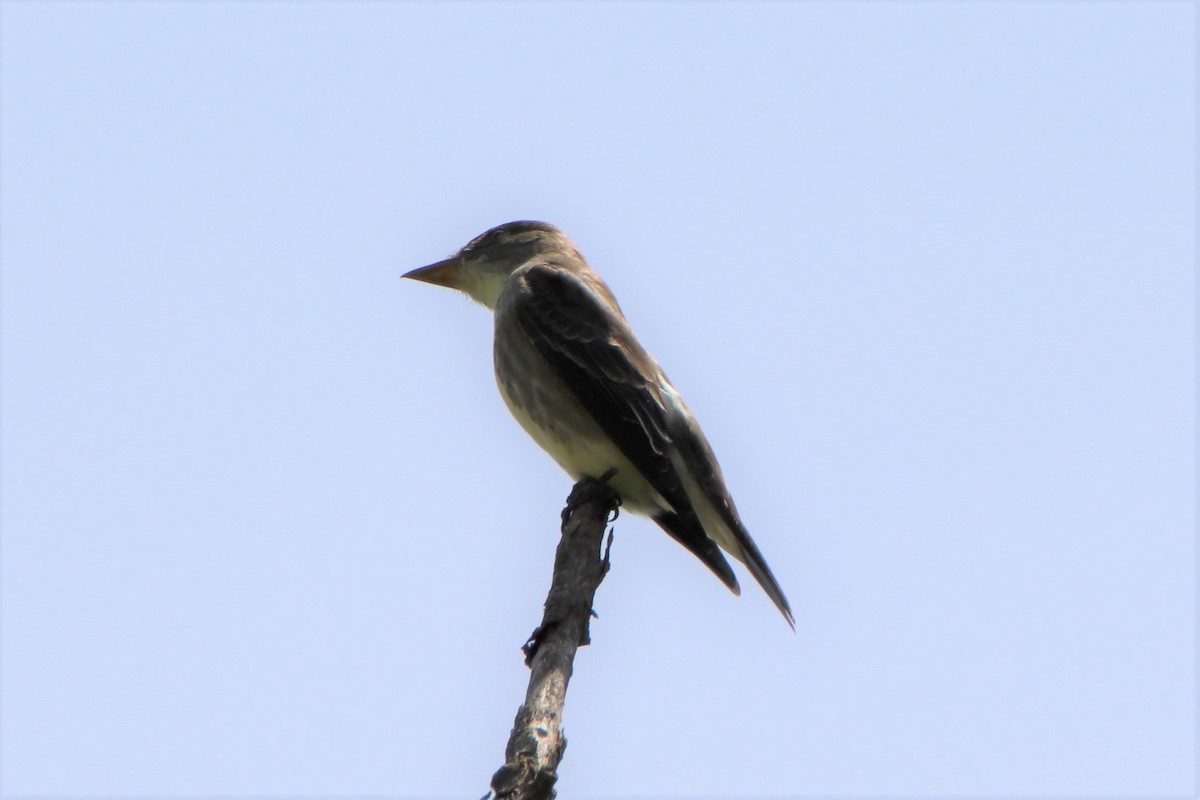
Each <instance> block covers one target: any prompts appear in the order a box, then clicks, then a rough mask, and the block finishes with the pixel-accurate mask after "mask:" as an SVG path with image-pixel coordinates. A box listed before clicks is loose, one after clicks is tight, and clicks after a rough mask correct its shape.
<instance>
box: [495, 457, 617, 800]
mask: <svg viewBox="0 0 1200 800" xmlns="http://www.w3.org/2000/svg"><path fill="white" fill-rule="evenodd" d="M611 477H612V476H611V475H606V476H604V478H602V479H601V480H595V479H592V478H584V479H583V480H581V481H580V482H579V483H577V484H575V488H574V489H572V490H571V495H570V497H568V498H567V506H566V508H564V509H563V512H562V539H561V540H560V541H559V543H558V550H557V552H556V553H555V555H554V578H553V580H552V582H551V584H550V593H549V594H548V595H547V596H546V608H545V612H544V613H543V615H542V624H541V625H539V626H538V627H537V629H536V630H534V632H533V634H532V635H530V637H529V641H527V642H526V643H525V646H524V647H523V648H522V649H523V650H524V651H525V664H526V665H527V666H528V667H529V668H530V675H529V688H528V689H527V690H526V692H525V702H524V704H522V706H521V707H520V708H519V709H517V718H516V721H515V722H514V723H513V729H512V734H511V735H510V736H509V739H508V747H507V748H505V751H504V758H505V764H504V766H503V767H501V768H500V769H499V770H497V771H496V774H495V775H493V776H492V785H491V790H492V792H493V793H494V796H495V797H496V798H497V800H550V798H553V797H554V796H555V792H554V783H555V782H556V781H557V780H558V764H559V762H560V761H561V760H562V756H563V751H564V750H565V749H566V746H567V740H566V738H564V737H563V734H562V729H561V727H560V723H561V722H562V713H563V704H564V702H565V701H566V697H567V684H568V683H569V682H570V680H571V672H572V669H573V665H574V661H575V651H576V649H578V648H579V647H582V646H583V645H585V644H589V643H590V641H591V639H590V638H589V625H588V623H589V622H590V621H591V618H592V615H593V612H592V601H593V598H594V597H595V595H596V588H597V587H598V586H600V581H602V580H604V576H605V574H606V573H607V572H608V550H607V548H606V549H605V551H604V553H603V554H601V552H600V545H601V543H602V542H603V540H604V529H605V528H606V527H607V525H608V521H609V515H610V514H612V513H614V512H616V510H617V506H618V505H619V504H620V501H619V500H618V498H617V495H616V493H615V492H613V490H612V489H611V488H610V487H609V486H608V484H607V483H605V481H606V480H608V478H611ZM611 545H612V536H611V534H610V535H609V546H611Z"/></svg>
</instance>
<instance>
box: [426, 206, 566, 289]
mask: <svg viewBox="0 0 1200 800" xmlns="http://www.w3.org/2000/svg"><path fill="white" fill-rule="evenodd" d="M549 254H560V255H562V256H565V257H574V258H578V259H581V260H582V257H581V256H580V255H579V252H578V251H577V250H576V249H575V246H574V245H573V244H571V241H570V240H569V239H568V238H567V237H566V236H565V235H564V234H563V232H562V231H560V230H559V229H558V228H556V227H554V226H553V225H550V224H548V223H545V222H531V221H521V222H507V223H505V224H503V225H498V226H497V227H495V228H492V229H491V230H489V231H486V232H484V233H481V234H479V235H478V236H476V237H475V238H474V239H472V240H471V241H470V242H468V243H467V245H466V246H465V247H463V248H462V249H461V250H459V251H458V252H457V253H455V254H454V255H453V256H451V257H450V258H447V259H446V260H445V261H439V262H437V263H436V264H430V265H429V266H427V267H421V268H420V269H414V270H413V271H411V272H406V273H405V274H404V276H403V277H405V278H412V279H414V280H418V281H424V282H425V283H433V284H436V285H438V286H448V287H450V288H451V289H457V290H459V291H460V292H463V293H464V294H466V295H468V296H469V297H471V298H472V299H473V300H476V301H477V302H479V303H482V304H483V305H485V306H487V307H488V308H491V309H494V308H495V307H496V301H497V299H498V298H499V297H500V290H501V289H503V288H504V282H505V281H506V280H508V276H510V275H512V274H513V273H514V272H516V271H517V270H518V269H520V268H521V267H523V266H525V265H526V264H528V263H529V262H530V261H531V260H532V259H534V258H536V257H538V256H545V255H549Z"/></svg>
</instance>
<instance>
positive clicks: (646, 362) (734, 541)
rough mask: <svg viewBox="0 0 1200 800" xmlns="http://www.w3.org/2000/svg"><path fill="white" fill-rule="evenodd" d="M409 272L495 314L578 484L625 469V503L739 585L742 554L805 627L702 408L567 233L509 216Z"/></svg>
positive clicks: (506, 347)
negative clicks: (746, 521) (734, 492)
mask: <svg viewBox="0 0 1200 800" xmlns="http://www.w3.org/2000/svg"><path fill="white" fill-rule="evenodd" d="M404 277H406V278H415V279H416V280H419V281H424V282H426V283H433V284H437V285H439V286H448V287H450V288H452V289H458V290H459V291H461V292H464V293H465V294H467V295H469V296H470V297H471V298H473V299H474V300H476V301H478V302H480V303H482V304H483V305H485V306H487V307H488V308H490V309H492V311H494V312H495V321H496V332H495V342H494V358H495V366H496V383H497V385H498V386H499V387H500V394H501V395H502V396H503V397H504V402H505V403H506V404H507V405H508V410H509V411H511V412H512V415H513V416H514V417H516V418H517V422H519V423H520V424H521V427H523V428H524V429H525V431H526V433H528V434H529V435H530V436H532V437H533V440H534V441H535V442H537V443H538V445H540V446H541V448H542V449H543V450H545V451H546V452H547V453H549V454H550V455H551V457H553V458H554V460H555V461H557V462H558V464H559V466H561V467H562V468H563V469H564V470H566V471H567V473H568V474H569V475H570V476H571V477H572V478H573V479H574V480H577V481H578V480H580V479H581V478H584V477H592V478H599V477H600V476H602V475H604V474H605V473H606V472H608V471H610V470H611V469H616V474H615V475H614V476H613V477H612V478H611V479H610V480H609V485H610V486H611V487H612V488H613V489H614V490H615V491H616V492H617V494H618V496H619V497H620V498H621V504H622V507H623V508H625V509H628V510H630V511H634V512H636V513H641V514H645V515H647V516H649V517H650V518H651V519H653V520H654V521H655V522H656V523H658V525H659V526H660V527H661V528H662V529H663V530H665V531H666V532H667V533H669V534H670V535H671V536H672V537H674V538H675V540H676V541H678V542H679V543H680V544H682V545H683V546H684V547H686V548H687V549H688V550H691V551H692V552H693V553H694V554H695V555H696V556H697V557H698V558H699V559H700V560H701V561H703V562H704V563H705V564H706V565H708V568H709V569H711V570H712V571H713V572H714V573H716V575H717V577H719V578H720V579H721V580H722V581H724V583H725V585H726V586H728V587H729V588H730V589H731V590H732V591H733V593H734V594H740V593H741V590H740V589H739V587H738V582H737V578H736V577H734V574H733V570H732V569H730V567H729V562H727V561H726V560H725V557H724V556H722V555H721V550H724V551H725V552H726V553H728V554H729V555H731V556H733V557H734V558H736V559H737V560H739V561H741V562H742V563H743V564H745V565H746V567H747V568H748V569H749V570H750V574H752V575H753V576H754V578H755V579H756V580H757V581H758V582H759V584H760V585H761V586H762V588H763V590H764V591H766V593H767V595H768V596H769V597H770V598H771V600H772V601H773V602H774V603H775V605H776V606H777V607H778V608H779V610H780V612H782V613H783V616H784V618H785V619H786V620H787V621H788V624H789V625H792V627H793V628H794V627H795V622H794V619H793V617H792V611H791V608H790V607H789V606H788V601H787V598H786V597H784V595H783V590H782V589H780V588H779V583H778V581H776V580H775V576H774V575H772V574H771V569H770V567H768V566H767V562H766V560H764V559H763V556H762V553H760V552H759V550H758V547H757V546H756V545H755V544H754V540H753V539H751V538H750V534H749V533H747V531H746V527H745V525H743V524H742V520H741V518H740V517H739V516H738V512H737V508H736V507H735V506H734V504H733V498H732V497H730V496H729V490H728V489H726V488H725V481H724V478H723V477H722V476H721V468H720V466H718V465H717V459H716V457H715V456H714V455H713V451H712V448H711V447H709V445H708V440H707V439H705V438H704V433H703V432H702V431H701V430H700V426H699V425H698V424H697V423H696V419H695V418H694V417H693V416H692V412H691V411H689V410H688V407H687V406H686V405H685V404H684V402H683V398H681V397H680V396H679V392H677V391H676V390H675V387H674V386H672V385H671V382H670V381H669V380H667V376H666V375H665V374H664V373H663V371H662V368H661V367H659V365H658V362H657V361H655V360H654V359H653V358H652V357H651V356H650V354H649V353H647V352H646V350H645V349H644V348H643V347H642V345H641V344H640V343H639V342H638V340H637V338H636V337H634V335H633V331H632V330H631V329H630V327H629V323H628V322H627V321H626V320H625V315H624V314H622V313H621V308H620V306H618V305H617V300H616V298H615V297H613V294H612V292H611V291H610V290H609V288H608V286H607V285H605V283H604V281H603V280H601V279H600V276H599V275H597V274H596V273H595V272H593V271H592V270H591V268H590V267H589V266H588V265H587V262H586V261H584V259H583V256H582V255H580V253H579V251H578V250H577V249H575V245H573V244H571V241H570V240H569V239H567V237H566V236H565V235H564V234H563V232H562V231H560V230H559V229H558V228H556V227H554V226H553V225H548V224H546V223H544V222H509V223H507V224H505V225H501V226H499V227H496V228H492V229H491V230H490V231H487V232H486V233H483V234H481V235H480V236H477V237H476V238H475V239H473V240H471V242H470V243H468V244H467V246H466V247H464V248H462V249H461V250H459V251H458V252H457V253H455V254H454V255H453V256H452V257H450V258H448V259H446V260H445V261H439V262H438V263H436V264H431V265H429V266H427V267H422V268H420V269H415V270H413V271H412V272H409V273H406V274H405V275H404Z"/></svg>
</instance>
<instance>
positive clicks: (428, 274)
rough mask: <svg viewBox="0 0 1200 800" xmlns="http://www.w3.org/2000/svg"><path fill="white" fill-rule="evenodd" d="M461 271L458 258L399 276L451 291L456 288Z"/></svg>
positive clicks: (460, 263) (448, 259)
mask: <svg viewBox="0 0 1200 800" xmlns="http://www.w3.org/2000/svg"><path fill="white" fill-rule="evenodd" d="M461 271H462V262H461V261H459V258H458V256H455V257H454V258H447V259H446V260H445V261H439V262H437V263H436V264H430V265H429V266H428V267H421V268H419V269H414V270H412V271H411V272H406V273H404V274H403V275H401V276H400V277H401V278H412V279H413V280H415V281H424V282H425V283H432V284H435V285H437V286H448V287H450V288H451V289H456V288H458V277H459V274H460V273H461Z"/></svg>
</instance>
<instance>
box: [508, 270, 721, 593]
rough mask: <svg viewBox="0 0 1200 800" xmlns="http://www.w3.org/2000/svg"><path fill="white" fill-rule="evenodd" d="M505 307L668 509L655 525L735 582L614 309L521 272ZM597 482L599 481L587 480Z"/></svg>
mask: <svg viewBox="0 0 1200 800" xmlns="http://www.w3.org/2000/svg"><path fill="white" fill-rule="evenodd" d="M518 279H519V280H520V281H521V286H520V291H519V292H517V293H516V297H515V299H514V300H513V304H512V306H511V312H512V313H513V315H514V317H515V319H516V320H517V322H518V324H519V325H520V326H521V329H522V330H523V331H524V332H525V334H526V335H527V336H528V337H529V338H530V339H531V340H532V341H533V343H534V345H535V346H536V347H537V349H538V352H539V353H541V355H542V357H543V358H545V359H546V361H547V362H548V363H549V364H550V366H551V368H552V369H553V370H554V372H555V373H556V374H557V375H558V376H559V377H560V378H561V379H562V381H563V383H564V384H566V386H567V387H568V388H569V389H570V390H571V393H572V394H573V395H574V396H575V398H576V399H577V400H578V401H579V403H580V404H581V405H582V406H583V407H584V408H585V409H586V410H587V411H588V413H589V414H591V416H592V418H593V419H595V421H596V423H597V424H598V425H599V426H600V429H601V430H603V431H604V432H605V433H606V434H607V435H608V436H609V438H611V439H612V441H613V443H614V444H616V446H617V448H618V449H619V450H620V451H621V452H622V453H623V454H624V455H625V457H626V458H628V459H629V461H630V462H631V463H632V464H633V465H634V466H635V467H636V468H637V469H638V471H639V472H641V474H642V476H643V477H645V479H646V480H647V481H648V482H649V483H650V485H651V486H653V487H654V489H655V491H657V492H658V493H659V494H660V495H662V497H663V498H664V499H665V500H666V501H667V502H668V503H670V504H671V506H672V509H673V511H672V512H671V513H669V514H664V515H663V516H664V519H666V520H667V521H669V523H670V525H669V527H668V525H667V524H664V522H663V521H659V524H660V525H661V526H662V527H663V529H664V530H666V531H667V533H669V534H670V535H671V536H673V537H674V538H675V539H676V540H677V541H678V542H679V543H680V544H682V545H683V546H684V547H686V548H687V549H688V550H691V551H692V553H694V554H695V555H696V556H697V557H698V558H699V559H700V560H701V561H703V562H704V563H705V564H706V565H707V566H708V568H709V569H711V570H712V571H713V572H714V573H715V574H716V575H717V577H719V578H720V579H721V580H722V581H723V582H724V583H725V585H726V586H728V587H729V588H730V589H732V590H733V591H735V592H737V591H738V584H737V578H736V577H735V576H734V574H733V570H732V569H730V567H729V562H728V561H726V560H725V557H724V556H723V555H722V554H721V551H720V548H718V547H717V545H716V543H715V542H713V540H712V539H710V538H709V537H708V536H707V535H706V534H705V533H704V527H703V526H702V525H701V524H700V522H699V520H698V518H697V517H696V512H695V510H694V509H693V508H692V505H691V502H690V500H689V499H688V495H687V492H686V490H685V489H684V486H683V484H682V482H681V481H680V478H679V475H678V474H676V471H675V467H674V464H673V463H672V461H671V455H670V450H671V435H670V430H669V421H668V419H667V412H666V409H665V408H664V407H663V404H662V400H661V395H660V393H659V390H658V383H657V378H658V374H659V370H658V365H657V364H656V363H655V361H654V359H653V358H651V357H650V354H649V353H647V352H646V351H645V350H644V349H643V348H642V346H641V345H640V344H639V343H638V341H637V340H636V339H635V338H634V336H633V333H632V331H630V329H629V326H628V325H627V324H626V322H625V320H624V318H623V317H622V316H621V315H620V313H619V311H618V310H617V309H616V308H611V307H609V306H607V305H606V303H605V300H604V299H603V298H601V297H600V296H598V295H597V294H596V293H595V292H594V291H592V290H591V289H590V288H589V287H588V286H587V285H585V284H584V283H583V281H581V280H580V279H579V278H578V277H576V276H575V275H574V274H572V273H571V272H570V271H569V270H568V269H564V268H559V267H557V266H556V265H553V264H545V265H534V266H531V267H527V268H526V269H524V270H523V271H522V273H521V274H520V275H519V277H518ZM593 477H599V476H593Z"/></svg>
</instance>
